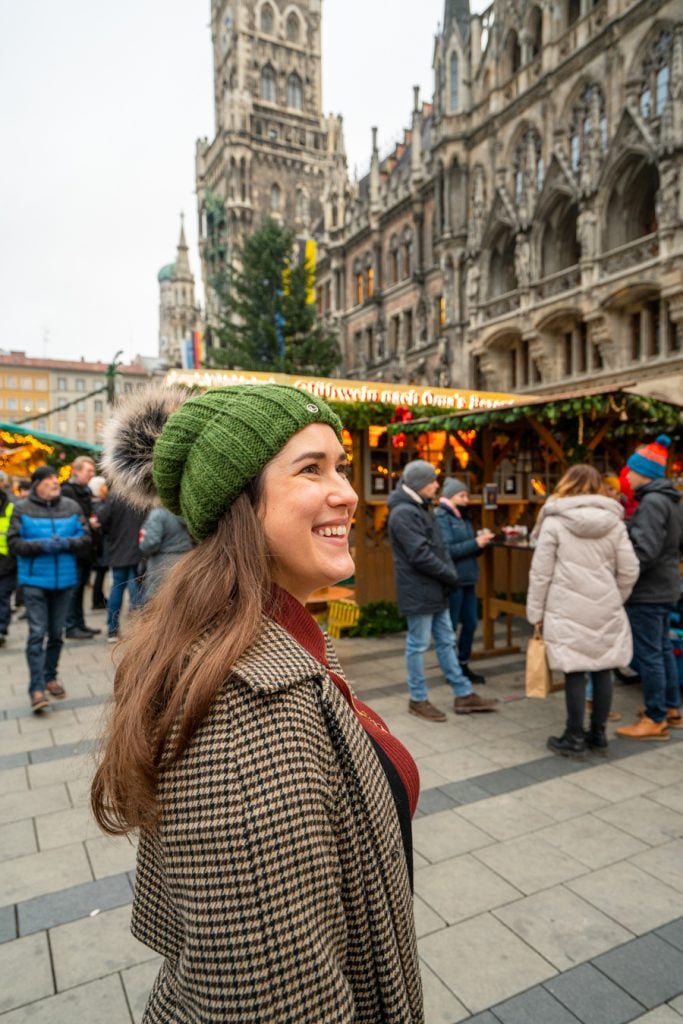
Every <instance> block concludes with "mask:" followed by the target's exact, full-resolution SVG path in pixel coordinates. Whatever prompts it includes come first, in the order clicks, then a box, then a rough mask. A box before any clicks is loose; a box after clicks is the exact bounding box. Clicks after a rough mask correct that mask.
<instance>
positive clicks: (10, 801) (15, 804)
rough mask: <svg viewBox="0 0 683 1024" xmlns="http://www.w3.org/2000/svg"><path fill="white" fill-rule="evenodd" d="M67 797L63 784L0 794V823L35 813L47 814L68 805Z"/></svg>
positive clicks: (31, 816)
mask: <svg viewBox="0 0 683 1024" xmlns="http://www.w3.org/2000/svg"><path fill="white" fill-rule="evenodd" d="M69 806H70V804H69V797H68V794H67V792H66V789H65V788H64V786H62V785H59V786H44V787H43V788H42V789H34V790H31V791H29V792H21V791H18V792H16V793H1V794H0V824H5V823H7V822H10V821H19V820H20V819H21V818H33V817H35V816H36V814H47V812H48V811H58V810H61V809H62V808H64V807H69Z"/></svg>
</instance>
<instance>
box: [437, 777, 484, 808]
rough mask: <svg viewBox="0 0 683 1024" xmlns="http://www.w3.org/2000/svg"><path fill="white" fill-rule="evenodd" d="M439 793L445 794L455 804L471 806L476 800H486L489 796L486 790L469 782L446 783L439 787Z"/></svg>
mask: <svg viewBox="0 0 683 1024" xmlns="http://www.w3.org/2000/svg"><path fill="white" fill-rule="evenodd" d="M441 791H442V793H446V794H447V796H449V797H450V798H451V799H452V800H454V801H455V803H456V804H473V803H475V802H476V801H477V800H488V799H489V797H490V796H491V794H490V793H489V792H487V790H485V789H482V787H481V786H478V785H477V784H476V782H472V781H469V780H463V781H461V782H448V783H447V784H446V785H445V786H442V787H441Z"/></svg>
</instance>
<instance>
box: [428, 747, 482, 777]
mask: <svg viewBox="0 0 683 1024" xmlns="http://www.w3.org/2000/svg"><path fill="white" fill-rule="evenodd" d="M423 767H425V768H431V769H432V770H433V771H435V772H438V773H439V775H440V776H442V778H443V781H444V783H446V782H459V781H460V780H461V779H473V778H474V777H475V776H477V775H486V774H487V773H488V772H491V771H495V769H496V768H497V767H499V766H498V765H496V764H495V763H494V762H493V761H491V760H490V758H487V757H484V755H483V754H480V753H478V752H477V751H476V750H474V749H473V748H472V747H471V746H467V747H459V748H457V749H455V750H454V749H453V748H452V747H451V748H450V749H448V750H444V751H442V752H441V753H439V754H430V756H429V757H424V758H422V761H421V763H420V770H422V768H423Z"/></svg>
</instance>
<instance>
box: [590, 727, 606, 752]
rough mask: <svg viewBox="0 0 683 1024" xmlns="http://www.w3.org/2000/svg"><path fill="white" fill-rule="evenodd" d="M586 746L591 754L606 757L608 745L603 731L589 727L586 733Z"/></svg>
mask: <svg viewBox="0 0 683 1024" xmlns="http://www.w3.org/2000/svg"><path fill="white" fill-rule="evenodd" d="M586 746H587V747H588V749H589V750H590V751H592V753H594V754H599V755H600V757H607V748H608V746H609V743H608V742H607V736H606V735H605V730H604V729H595V728H593V726H591V728H590V729H589V730H588V732H587V733H586Z"/></svg>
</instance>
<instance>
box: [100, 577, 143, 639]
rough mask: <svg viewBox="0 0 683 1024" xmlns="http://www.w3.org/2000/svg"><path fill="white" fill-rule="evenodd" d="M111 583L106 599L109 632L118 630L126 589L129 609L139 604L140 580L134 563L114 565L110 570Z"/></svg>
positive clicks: (133, 608) (112, 632)
mask: <svg viewBox="0 0 683 1024" xmlns="http://www.w3.org/2000/svg"><path fill="white" fill-rule="evenodd" d="M111 575H112V585H111V590H110V591H109V598H108V600H107V631H108V632H109V633H110V634H114V633H118V631H119V616H120V614H121V605H122V604H123V595H124V592H125V591H126V590H127V591H128V601H129V606H130V608H131V610H135V609H136V608H138V607H139V606H140V582H139V580H138V567H137V564H136V565H114V566H112V570H111Z"/></svg>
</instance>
